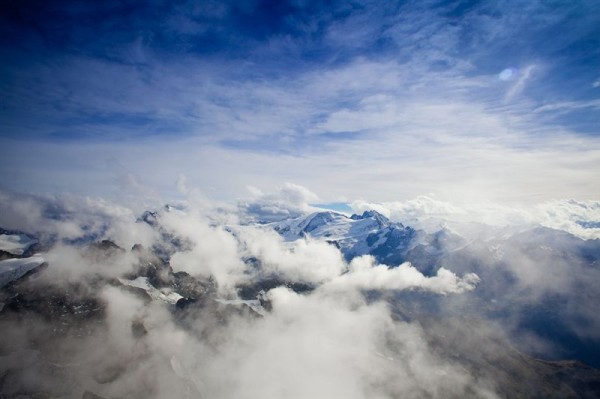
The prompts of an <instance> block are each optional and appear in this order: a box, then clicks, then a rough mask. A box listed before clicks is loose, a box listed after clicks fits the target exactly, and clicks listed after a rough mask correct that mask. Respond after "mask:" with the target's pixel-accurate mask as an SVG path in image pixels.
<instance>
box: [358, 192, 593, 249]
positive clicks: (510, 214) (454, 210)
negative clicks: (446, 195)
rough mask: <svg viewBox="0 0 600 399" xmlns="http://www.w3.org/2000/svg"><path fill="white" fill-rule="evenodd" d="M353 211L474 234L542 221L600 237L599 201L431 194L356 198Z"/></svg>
mask: <svg viewBox="0 0 600 399" xmlns="http://www.w3.org/2000/svg"><path fill="white" fill-rule="evenodd" d="M350 206H351V207H352V209H353V211H355V212H364V211H365V210H369V209H374V210H376V211H378V212H381V213H383V214H384V215H386V216H388V217H390V218H391V219H393V220H397V221H401V222H403V223H407V224H409V225H411V226H415V227H421V228H424V229H427V230H436V229H439V228H440V227H441V226H449V227H451V228H454V229H456V230H457V231H458V232H459V233H461V234H465V235H466V236H467V237H471V236H472V235H473V234H479V233H480V232H481V228H477V227H476V226H474V224H479V225H480V227H482V226H481V225H489V226H494V227H504V226H513V227H523V226H534V225H542V226H545V227H549V228H553V229H557V230H563V231H566V232H568V233H570V234H573V235H575V236H577V237H580V238H583V239H596V238H600V204H599V203H598V201H594V200H588V201H577V200H554V201H546V202H543V203H537V204H531V205H523V204H515V205H512V206H508V205H502V204H499V203H494V202H478V201H473V202H470V203H469V202H463V203H454V202H451V201H443V200H439V199H436V198H433V197H431V196H419V197H416V198H414V199H411V200H406V201H391V202H367V201H354V202H352V203H351V204H350Z"/></svg>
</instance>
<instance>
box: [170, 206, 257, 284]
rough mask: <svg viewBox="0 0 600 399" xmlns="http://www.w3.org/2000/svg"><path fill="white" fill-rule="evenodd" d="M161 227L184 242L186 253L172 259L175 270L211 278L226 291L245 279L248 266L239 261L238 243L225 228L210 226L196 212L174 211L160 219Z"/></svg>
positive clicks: (180, 252) (179, 253) (179, 252)
mask: <svg viewBox="0 0 600 399" xmlns="http://www.w3.org/2000/svg"><path fill="white" fill-rule="evenodd" d="M160 223H161V224H163V225H164V227H165V228H166V229H167V231H170V232H172V233H173V234H174V235H175V236H176V237H179V238H181V239H183V240H184V248H183V250H181V251H178V252H176V253H175V254H173V256H172V257H171V260H170V263H171V266H172V267H173V269H174V270H176V271H184V272H187V273H189V274H191V275H193V276H197V277H203V278H207V277H211V276H212V277H214V278H215V279H216V281H217V283H218V284H219V288H221V289H223V290H227V289H230V288H231V287H232V286H233V285H234V284H235V283H236V282H238V281H239V280H240V279H241V278H242V277H243V271H244V268H245V265H244V263H243V262H242V261H241V260H240V257H239V252H238V245H237V241H236V240H235V238H234V237H233V236H232V235H231V233H229V232H227V231H225V230H224V229H223V227H221V226H211V225H210V222H209V220H208V219H207V218H205V217H204V216H202V215H201V214H200V213H199V212H198V211H195V210H189V211H187V212H184V211H179V210H177V209H173V210H171V211H169V212H165V213H163V214H162V215H161V218H160ZM188 246H189V247H188Z"/></svg>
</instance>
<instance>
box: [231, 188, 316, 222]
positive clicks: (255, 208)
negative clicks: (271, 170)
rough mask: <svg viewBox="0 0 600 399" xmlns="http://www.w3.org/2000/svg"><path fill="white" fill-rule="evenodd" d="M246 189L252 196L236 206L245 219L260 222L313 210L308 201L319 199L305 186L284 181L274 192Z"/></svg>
mask: <svg viewBox="0 0 600 399" xmlns="http://www.w3.org/2000/svg"><path fill="white" fill-rule="evenodd" d="M248 191H249V192H250V193H251V194H252V196H253V197H254V198H252V199H251V200H249V201H240V202H239V204H238V207H239V209H240V211H241V213H242V214H243V215H244V216H245V217H246V218H247V219H249V220H257V221H260V222H271V221H276V220H282V219H287V218H291V217H296V216H299V215H302V214H306V213H308V212H310V211H314V210H315V209H316V208H314V207H312V206H311V205H309V203H310V202H315V201H318V199H319V197H318V196H317V195H316V194H315V193H313V192H312V191H310V190H309V189H307V188H306V187H304V186H301V185H298V184H294V183H285V184H284V185H283V186H282V187H281V188H279V189H278V190H277V191H276V192H275V193H267V194H265V193H263V192H262V191H261V190H260V189H258V188H256V187H249V188H248Z"/></svg>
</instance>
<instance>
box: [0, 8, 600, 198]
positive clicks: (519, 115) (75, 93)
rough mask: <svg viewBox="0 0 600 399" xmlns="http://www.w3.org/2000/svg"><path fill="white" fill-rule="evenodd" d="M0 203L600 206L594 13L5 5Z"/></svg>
mask: <svg viewBox="0 0 600 399" xmlns="http://www.w3.org/2000/svg"><path fill="white" fill-rule="evenodd" d="M0 57H1V59H2V62H1V63H0V154H1V156H0V188H3V189H5V190H12V191H16V192H35V193H58V194H64V193H69V194H77V195H84V196H99V197H105V198H117V199H118V198H120V197H131V196H138V197H143V198H153V199H156V200H157V201H166V200H169V199H171V198H180V197H181V196H183V195H185V194H186V193H189V192H190V190H192V189H193V190H196V191H197V192H200V193H202V195H204V196H206V197H209V198H214V199H217V200H222V201H236V200H238V199H240V198H245V197H247V196H249V195H250V196H252V195H254V194H256V193H261V192H273V191H276V190H278V189H280V188H281V187H286V186H285V185H286V184H293V185H298V186H301V187H306V188H307V189H309V190H310V191H311V192H312V193H315V194H316V195H315V197H314V198H313V199H312V201H313V203H321V204H323V203H336V204H344V203H350V202H352V201H357V200H361V201H371V202H372V201H404V200H409V199H411V198H415V197H418V196H422V195H427V196H430V197H432V198H436V199H439V200H444V201H454V202H461V201H462V202H472V201H476V200H481V201H494V202H498V203H502V204H509V205H510V204H515V203H525V204H535V203H543V202H544V201H550V200H559V199H574V200H594V199H598V198H600V185H599V184H598V181H600V172H599V171H600V123H599V122H600V117H599V115H600V4H599V3H598V2H597V1H595V0H592V1H569V2H567V1H529V0H528V1H454V2H444V1H405V2H374V1H352V2H350V1H343V2H331V1H328V2H319V1H302V0H297V1H289V2H286V1H250V0H249V1H243V2H242V1H232V2H227V1H199V2H194V1H178V2H172V1H102V2H84V1H53V2H42V1H28V0H24V1H10V0H7V1H3V2H2V3H1V5H0Z"/></svg>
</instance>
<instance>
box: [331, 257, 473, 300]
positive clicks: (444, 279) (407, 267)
mask: <svg viewBox="0 0 600 399" xmlns="http://www.w3.org/2000/svg"><path fill="white" fill-rule="evenodd" d="M478 282H479V277H478V276H477V275H475V274H473V273H470V274H467V275H465V276H463V277H462V278H459V277H457V276H456V275H455V274H454V273H452V272H451V271H449V270H447V269H444V268H440V269H439V270H438V271H437V274H436V275H435V276H433V277H426V276H424V275H423V274H422V273H421V272H419V271H418V270H417V269H416V268H415V267H413V266H412V265H411V264H410V263H404V264H402V265H400V266H397V267H393V268H390V267H389V266H386V265H377V264H376V262H375V259H374V258H373V257H372V256H370V255H365V256H362V257H358V258H354V259H353V260H352V262H351V263H350V268H349V271H348V273H346V274H344V275H342V276H340V277H338V278H336V279H334V280H332V281H331V283H330V284H329V285H326V286H325V289H334V290H338V289H348V288H354V289H360V290H424V291H430V292H434V293H437V294H442V295H446V294H450V293H462V292H464V291H471V290H473V289H475V286H476V285H477V283H478Z"/></svg>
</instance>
